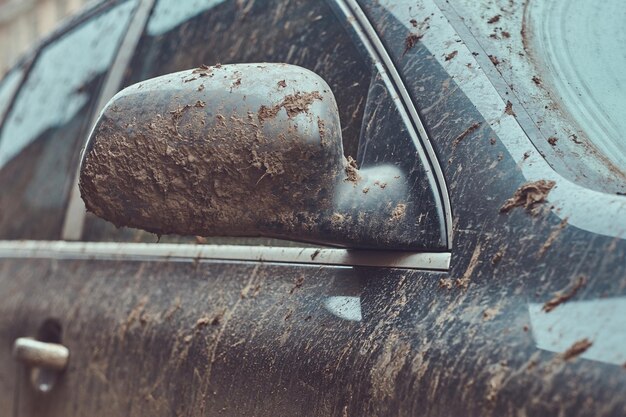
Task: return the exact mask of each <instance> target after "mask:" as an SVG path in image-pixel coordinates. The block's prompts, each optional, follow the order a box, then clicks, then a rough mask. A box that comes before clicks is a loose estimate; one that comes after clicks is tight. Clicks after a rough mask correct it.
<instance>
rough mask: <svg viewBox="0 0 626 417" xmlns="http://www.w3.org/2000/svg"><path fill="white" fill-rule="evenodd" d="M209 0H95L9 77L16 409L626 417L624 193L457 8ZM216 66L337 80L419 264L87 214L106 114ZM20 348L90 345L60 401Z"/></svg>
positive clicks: (8, 316)
mask: <svg viewBox="0 0 626 417" xmlns="http://www.w3.org/2000/svg"><path fill="white" fill-rule="evenodd" d="M189 3H190V4H188V5H184V4H176V2H167V1H165V0H161V1H159V0H156V1H154V2H152V1H147V2H138V1H111V2H104V3H101V4H99V5H96V6H93V7H92V8H91V9H89V10H88V11H86V12H85V13H84V14H83V15H81V16H80V17H77V18H76V19H74V20H73V21H71V22H69V23H68V24H66V25H65V26H64V27H63V28H62V29H61V30H60V31H59V32H58V33H56V34H55V35H53V36H52V37H51V38H49V39H48V40H47V41H46V42H44V43H43V44H42V45H40V47H39V48H38V49H37V50H36V51H35V52H34V53H33V54H31V56H30V57H28V58H26V59H25V60H24V61H23V62H22V63H21V64H20V65H18V66H17V67H16V68H15V69H14V70H13V71H12V72H11V73H9V74H8V76H7V77H6V78H5V80H4V81H3V84H1V85H0V97H2V98H3V99H4V98H5V97H6V100H5V101H2V102H0V112H1V113H0V118H1V119H0V120H2V125H1V126H2V127H1V130H0V156H1V158H0V161H1V163H2V165H0V187H1V188H2V194H1V195H0V204H1V206H0V207H1V208H0V210H1V213H0V215H1V217H0V236H1V238H2V239H4V240H2V241H1V242H0V256H1V260H0V340H1V341H2V343H1V344H0V353H1V356H0V357H1V359H0V410H2V411H0V414H2V415H7V416H8V415H12V414H11V412H13V415H15V416H30V415H37V416H61V415H62V416H70V415H73V416H83V415H99V416H108V415H110V416H118V415H129V416H131V415H132V416H140V415H151V416H157V415H177V416H178V415H186V416H200V415H202V416H205V415H206V416H208V415H211V416H212V415H229V416H235V415H242V416H243V415H247V416H248V415H249V416H251V415H255V416H276V415H285V416H286V415H292V416H328V415H337V416H365V415H371V416H405V415H406V416H409V415H410V416H417V415H433V416H435V415H437V416H450V415H480V416H486V415H537V416H545V415H567V416H587V415H588V416H601V415H602V416H605V415H606V416H621V415H624V414H626V395H624V394H625V392H626V370H625V367H626V348H625V346H626V326H625V325H626V307H625V306H626V301H625V298H624V296H625V295H626V197H624V196H623V195H621V193H623V188H620V187H623V183H620V182H619V180H617V181H613V182H610V181H608V183H609V185H606V184H604V183H603V180H602V178H603V175H604V174H603V173H602V172H599V171H593V170H592V171H593V172H586V171H584V167H581V165H580V163H579V162H576V158H574V157H573V156H571V155H570V154H568V152H569V151H567V150H565V151H563V152H559V149H558V148H557V149H553V147H552V146H551V145H550V144H548V143H547V141H546V140H545V138H543V137H542V136H541V135H542V133H541V132H539V131H537V130H536V129H534V128H532V125H533V122H532V117H530V116H529V113H532V112H533V111H536V110H533V108H530V110H527V108H529V107H531V106H532V105H536V106H540V105H541V102H535V103H533V102H529V103H523V104H520V102H519V101H518V97H519V95H518V94H515V93H514V92H515V90H514V88H513V87H512V86H511V85H509V84H507V82H506V74H503V73H502V71H500V69H498V67H499V66H501V65H502V63H501V62H498V64H496V61H497V58H496V60H494V59H493V58H494V56H493V55H492V56H489V55H488V54H487V53H486V52H484V51H483V50H482V49H481V48H480V44H479V43H477V41H476V40H475V39H474V38H471V37H467V36H464V33H465V32H464V29H463V28H462V27H461V26H463V25H461V24H460V22H462V21H463V19H462V18H461V17H459V16H458V15H455V14H454V13H453V12H454V11H453V10H452V8H451V6H448V5H446V4H440V3H442V2H438V1H435V2H428V1H424V2H419V3H418V4H413V3H411V2H404V1H394V2H382V1H381V2H378V1H369V0H359V1H354V0H329V1H328V2H323V1H319V2H318V1H315V2H313V1H304V0H302V1H300V0H297V1H289V2H287V1H282V0H280V1H279V0H275V1H273V0H268V1H264V2H260V1H257V2H255V1H236V2H220V1H213V2H206V4H205V3H202V2H189ZM191 3H193V5H191ZM196 3H197V4H196ZM201 5H202V7H201ZM98 19H100V20H98ZM94 22H96V23H94ZM81 42H82V43H81ZM520 42H521V40H520ZM58 45H61V46H58ZM522 48H523V46H522ZM85 54H86V55H85ZM81 57H83V58H81ZM83 60H84V61H83ZM218 62H219V63H222V64H227V63H240V62H285V63H290V64H295V65H300V66H303V67H305V68H308V69H310V70H312V71H314V72H316V73H317V74H319V75H321V76H322V78H324V79H325V80H326V81H327V82H328V84H329V85H330V86H331V88H332V89H333V91H334V93H335V96H336V98H337V103H338V106H339V114H340V117H341V123H342V126H343V137H344V151H345V154H346V155H356V160H357V162H358V164H359V166H360V167H361V168H363V167H367V166H375V165H376V164H382V163H385V164H391V165H394V166H395V167H397V169H398V170H399V172H401V173H402V175H404V176H405V177H406V181H407V184H409V185H410V186H411V187H412V188H411V189H412V190H413V192H414V194H413V195H415V196H416V197H415V200H414V201H415V202H416V203H415V204H416V205H417V204H418V203H419V207H420V210H422V211H420V212H418V213H417V215H416V218H415V220H416V221H418V224H419V225H421V226H422V227H423V239H422V240H421V241H420V245H419V247H413V248H406V249H405V250H402V251H393V250H386V249H385V248H383V249H376V248H371V247H370V248H369V249H356V250H353V249H341V248H330V247H321V246H316V245H313V246H311V245H303V244H293V243H286V242H277V241H272V240H269V241H268V240H267V239H256V240H250V239H245V238H237V239H233V238H230V239H229V238H216V239H209V240H208V242H205V241H204V239H199V240H200V242H201V243H208V244H207V245H205V244H197V242H196V241H194V240H189V239H187V238H182V237H181V238H175V237H170V238H167V237H164V238H163V242H161V243H154V242H155V240H156V238H154V237H153V236H152V235H148V234H145V233H141V232H136V231H132V230H127V229H122V230H117V229H115V228H114V227H113V226H112V225H110V224H108V223H106V222H104V221H103V220H100V219H98V218H96V217H95V216H92V215H87V216H86V217H84V215H83V214H82V212H81V208H82V205H81V204H80V199H79V195H78V194H77V193H76V189H75V188H74V185H75V182H76V175H77V174H76V172H77V168H78V163H79V159H80V150H81V147H82V146H83V143H84V140H85V138H86V137H87V136H88V134H89V131H90V128H91V126H92V124H93V121H94V120H95V118H96V117H97V114H98V111H99V110H100V109H101V108H102V106H103V105H104V104H105V103H106V102H107V101H108V99H109V98H110V97H111V96H112V95H113V94H114V93H115V92H117V91H118V90H119V89H121V88H122V87H124V86H127V85H130V84H133V83H136V82H140V81H142V80H145V79H148V78H152V77H155V76H158V75H162V74H167V73H171V72H175V71H179V70H183V69H189V68H194V67H198V66H200V65H201V64H209V65H214V64H216V63H218ZM5 102H6V103H7V104H6V105H5V104H4V103H5ZM549 117H550V114H549V113H547V114H546V118H549ZM529 126H530V127H529ZM24 132H25V133H24ZM19 135H22V136H19ZM576 140H577V139H576ZM20 141H21V142H20ZM3 143H4V146H2V144H3ZM15 143H18V145H15ZM20 143H21V145H20ZM581 146H582V145H581ZM581 149H582V148H581ZM585 149H588V148H585ZM580 152H581V153H582V152H584V153H586V154H589V153H593V152H591V151H588V150H585V151H582V150H581V151H580ZM593 157H594V156H593V155H591V156H589V158H593ZM570 161H573V162H571V163H570ZM557 171H558V172H557ZM620 175H621V174H620ZM618 177H619V176H618ZM403 178H404V177H403ZM611 184H613V185H611ZM76 207H78V210H77V208H76ZM420 214H422V215H423V217H419V215H420ZM418 217H419V218H418ZM297 238H298V236H294V239H297ZM71 239H76V240H78V241H76V242H72V241H70V240H71ZM300 240H301V239H300ZM142 242H147V243H142ZM213 243H217V244H221V246H214V245H213ZM268 245H269V246H268ZM294 245H295V246H294ZM356 246H359V245H358V242H357V244H356ZM396 249H397V248H396ZM50 329H53V331H50ZM24 336H31V337H36V338H39V339H41V340H43V341H46V342H57V343H62V344H63V345H65V346H67V347H68V348H69V351H70V352H71V353H70V361H69V365H68V368H67V369H66V370H65V372H64V373H63V374H61V375H60V376H59V377H58V380H56V383H55V386H54V387H53V388H52V389H51V391H50V392H48V393H45V394H44V393H41V392H38V391H37V389H36V386H35V387H33V385H36V381H35V384H33V380H32V369H29V368H26V367H24V366H23V365H21V364H19V363H17V362H16V361H15V360H14V359H13V358H12V356H11V349H12V346H13V343H14V341H15V340H16V339H18V338H20V337H24ZM10 410H13V411H10Z"/></svg>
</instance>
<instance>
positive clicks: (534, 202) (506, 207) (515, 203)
mask: <svg viewBox="0 0 626 417" xmlns="http://www.w3.org/2000/svg"><path fill="white" fill-rule="evenodd" d="M555 184H556V183H555V182H554V181H546V180H539V181H534V182H529V183H526V184H524V185H522V186H521V187H520V188H518V189H517V191H515V194H514V195H513V197H511V198H509V199H508V200H506V201H505V202H504V204H503V205H502V207H500V213H508V212H509V211H511V210H513V209H514V208H515V207H523V208H525V209H526V210H527V211H529V212H530V213H531V214H533V215H535V214H537V208H538V207H539V206H540V205H541V204H542V203H543V202H545V201H546V198H547V197H548V194H549V193H550V190H552V188H553V187H554V185H555Z"/></svg>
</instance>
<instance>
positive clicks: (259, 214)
mask: <svg viewBox="0 0 626 417" xmlns="http://www.w3.org/2000/svg"><path fill="white" fill-rule="evenodd" d="M369 171H370V172H366V171H365V170H364V171H359V170H358V169H357V167H356V164H355V162H354V161H353V160H352V159H351V158H349V159H346V158H345V157H344V156H343V146H342V138H341V125H340V121H339V113H338V110H337V104H336V102H335V98H334V96H333V93H332V91H331V89H330V87H329V86H328V85H327V84H326V82H325V81H324V80H322V79H321V78H320V77H319V76H318V75H316V74H315V73H313V72H311V71H309V70H306V69H304V68H300V67H297V66H293V65H286V64H235V65H216V66H214V67H207V66H203V67H201V68H197V69H194V70H188V71H182V72H178V73H173V74H168V75H165V76H162V77H158V78H154V79H150V80H147V81H144V82H141V83H138V84H135V85H133V86H130V87H128V88H126V89H124V90H122V91H121V92H119V93H118V94H117V95H116V96H115V97H113V98H112V99H111V101H110V102H109V103H108V104H107V105H106V107H105V108H104V109H103V111H102V113H101V114H100V117H99V119H98V121H97V122H96V125H95V126H94V128H93V130H92V132H91V134H90V137H89V139H88V142H87V145H86V148H85V151H84V154H83V159H82V163H81V172H80V181H79V186H80V190H81V196H82V198H83V200H84V202H85V205H86V207H87V209H88V210H89V211H92V212H93V213H95V214H96V215H98V216H100V217H102V218H104V219H106V220H109V221H111V222H112V223H114V224H115V225H116V226H118V227H122V226H127V227H135V228H141V229H144V230H147V231H149V232H152V233H156V234H158V235H164V234H180V235H199V236H266V237H274V238H282V239H289V240H299V241H307V242H315V243H323V244H331V245H336V246H349V247H363V248H389V249H391V248H393V249H410V248H411V246H416V245H419V242H416V241H415V236H418V234H415V233H414V231H415V229H414V228H415V227H416V226H417V222H416V220H415V219H416V218H417V217H413V218H412V219H411V217H410V216H412V213H411V210H410V208H409V209H407V204H406V194H407V192H406V186H405V178H404V176H403V175H402V173H400V172H398V170H397V168H395V167H394V166H383V167H376V168H371V169H370V170H369ZM408 219H411V220H410V221H409V222H407V221H406V220H408Z"/></svg>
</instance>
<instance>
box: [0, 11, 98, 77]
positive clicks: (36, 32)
mask: <svg viewBox="0 0 626 417" xmlns="http://www.w3.org/2000/svg"><path fill="white" fill-rule="evenodd" d="M89 1H93V0H0V78H2V76H3V75H4V74H5V73H6V71H7V70H8V69H9V68H10V67H11V66H12V65H13V64H15V62H17V60H18V59H19V58H20V56H21V55H22V54H23V53H24V52H26V51H27V50H28V49H29V48H30V47H31V46H32V45H33V44H35V43H36V42H37V41H38V40H40V39H41V38H42V37H44V36H45V35H47V34H49V33H50V32H51V31H52V30H54V28H55V27H57V25H58V24H59V21H60V20H62V19H63V18H65V17H67V16H69V15H71V14H74V13H76V11H77V10H79V9H80V8H82V7H83V6H84V4H85V3H87V2H89Z"/></svg>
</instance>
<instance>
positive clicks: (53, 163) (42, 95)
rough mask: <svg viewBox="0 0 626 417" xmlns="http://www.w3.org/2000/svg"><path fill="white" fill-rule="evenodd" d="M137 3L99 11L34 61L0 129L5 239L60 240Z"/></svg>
mask: <svg viewBox="0 0 626 417" xmlns="http://www.w3.org/2000/svg"><path fill="white" fill-rule="evenodd" d="M135 4H136V1H131V0H129V1H123V2H116V3H113V5H111V6H109V7H106V8H105V9H104V10H102V11H97V10H93V11H92V12H90V13H94V14H93V15H92V17H91V18H90V19H88V20H87V21H85V22H84V23H80V21H79V23H77V24H76V26H75V27H73V28H71V29H69V30H67V31H65V32H63V33H62V34H61V35H59V36H58V37H57V38H55V39H53V40H52V41H50V42H48V43H47V44H46V45H45V46H44V47H43V48H42V49H41V51H40V52H39V54H38V56H37V57H36V58H35V61H34V63H33V65H32V67H31V70H30V72H29V73H28V74H27V75H26V78H25V80H24V82H23V84H22V86H21V89H20V90H19V92H18V93H17V95H16V97H15V98H14V100H13V102H12V104H11V108H10V109H9V110H8V113H7V115H6V117H5V120H4V124H3V125H2V126H1V128H0V189H2V193H1V194H0V207H2V211H1V212H0V238H2V239H18V238H19V239H58V238H59V237H60V231H61V228H62V223H63V217H64V211H65V206H66V204H67V201H68V196H69V192H70V189H71V186H72V180H73V174H74V172H75V169H76V164H77V162H78V157H79V153H80V148H81V144H82V141H83V140H84V136H85V131H86V129H87V128H88V126H87V124H88V123H89V114H90V112H91V111H92V110H93V109H92V107H93V105H94V102H95V99H96V97H97V95H98V92H99V91H100V87H101V85H102V82H103V79H104V76H105V74H106V72H107V69H108V68H109V66H110V64H111V62H112V60H113V58H114V56H115V53H116V51H117V48H118V45H119V43H120V41H121V39H122V35H123V34H124V32H125V28H126V27H127V24H128V21H129V19H130V16H131V14H132V11H133V9H134V6H135ZM10 77H12V76H10ZM11 80H12V79H9V82H12V81H11ZM6 82H7V81H5V83H6ZM5 88H10V86H9V87H5V84H4V83H3V87H2V95H3V96H4V95H5V93H4V91H5V90H4V89H5ZM6 95H7V96H8V95H10V94H9V93H7V94H6ZM0 98H2V102H6V101H5V98H4V97H0Z"/></svg>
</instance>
